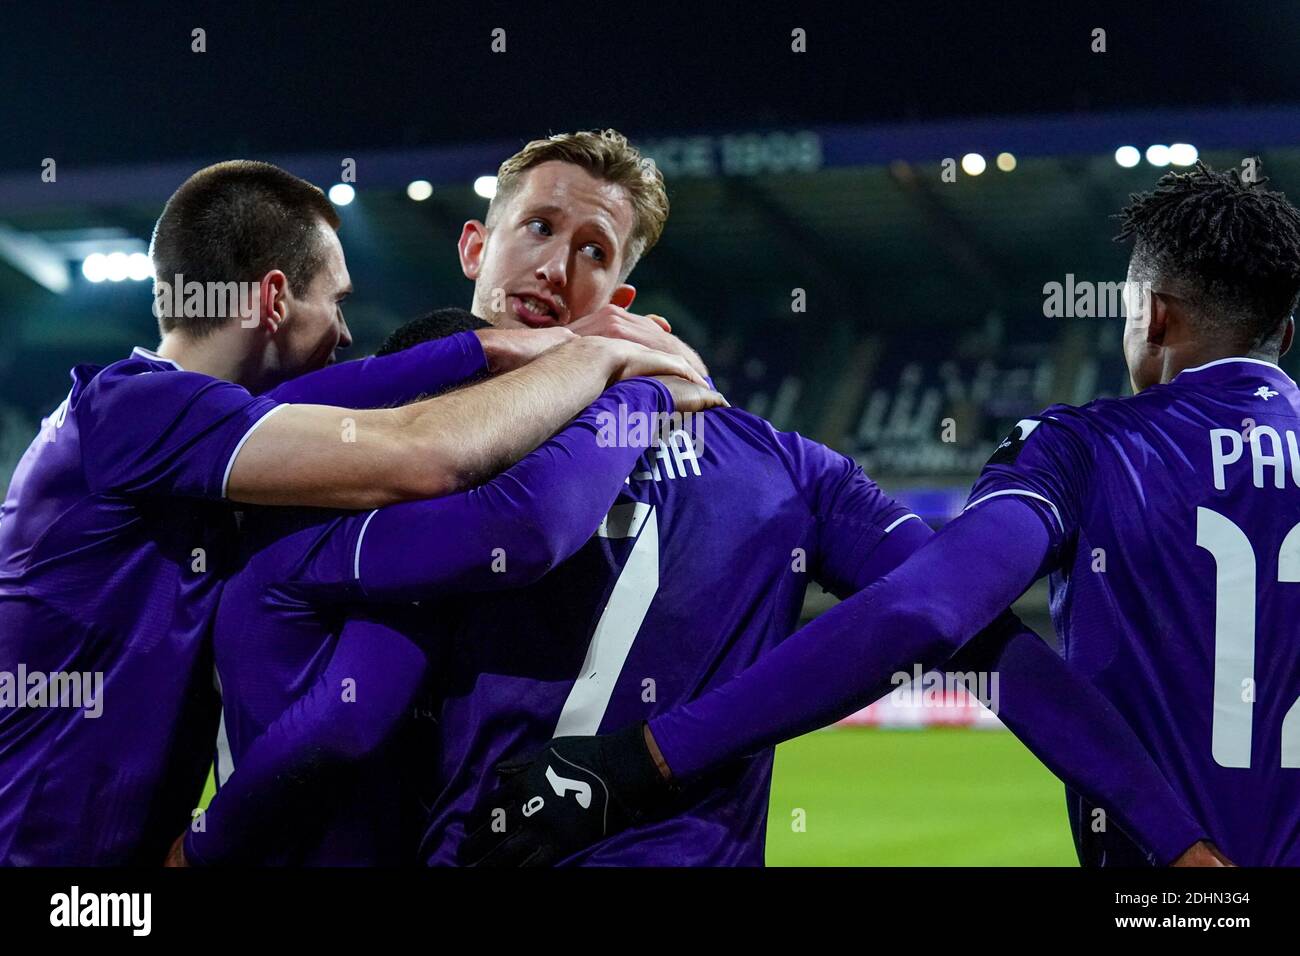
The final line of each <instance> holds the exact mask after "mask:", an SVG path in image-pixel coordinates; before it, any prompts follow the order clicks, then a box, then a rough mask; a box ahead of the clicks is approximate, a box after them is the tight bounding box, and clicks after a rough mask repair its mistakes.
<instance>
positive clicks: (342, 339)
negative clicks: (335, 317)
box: [336, 319, 352, 349]
mask: <svg viewBox="0 0 1300 956" xmlns="http://www.w3.org/2000/svg"><path fill="white" fill-rule="evenodd" d="M351 345H352V332H351V330H350V329H349V328H348V323H347V320H345V319H339V344H338V345H337V346H336V347H337V348H341V349H345V348H348V347H349V346H351Z"/></svg>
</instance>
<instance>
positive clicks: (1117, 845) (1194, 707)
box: [968, 358, 1300, 866]
mask: <svg viewBox="0 0 1300 956" xmlns="http://www.w3.org/2000/svg"><path fill="white" fill-rule="evenodd" d="M1002 495H1017V496H1021V497H1022V498H1024V500H1026V501H1029V502H1031V503H1032V504H1033V506H1034V507H1035V508H1036V509H1037V510H1038V511H1039V514H1040V517H1041V518H1042V520H1043V522H1044V524H1045V525H1046V527H1047V529H1048V532H1049V534H1050V535H1051V539H1052V555H1051V559H1050V560H1051V569H1052V571H1053V575H1052V616H1053V619H1054V621H1055V623H1056V628H1057V631H1058V633H1059V635H1060V638H1061V642H1062V647H1063V650H1064V653H1065V654H1066V656H1067V658H1068V660H1069V661H1070V663H1071V665H1072V666H1073V667H1074V668H1075V669H1076V670H1078V671H1080V672H1081V673H1083V674H1085V675H1087V676H1088V677H1089V678H1090V679H1091V680H1092V682H1093V683H1094V685H1095V686H1096V687H1097V688H1098V689H1099V690H1100V691H1101V692H1102V693H1103V694H1104V695H1105V696H1106V697H1108V698H1109V699H1110V701H1111V702H1112V703H1113V704H1114V705H1115V707H1116V709H1117V710H1119V711H1120V713H1121V714H1122V715H1123V716H1124V718H1125V719H1126V720H1127V721H1128V723H1129V724H1131V725H1132V727H1133V728H1134V730H1135V731H1136V732H1137V734H1138V736H1139V737H1140V738H1141V739H1142V741H1143V742H1144V744H1145V745H1146V747H1147V749H1148V750H1149V752H1150V753H1151V755H1152V757H1153V758H1154V759H1155V761H1156V763H1157V765H1158V766H1159V767H1160V769H1161V771H1162V772H1163V773H1164V775H1165V776H1166V778H1167V779H1168V780H1169V781H1170V783H1171V784H1172V785H1173V788H1174V790H1175V791H1176V792H1177V793H1178V794H1179V796H1181V797H1182V799H1183V800H1184V802H1185V803H1186V805H1187V808H1188V809H1189V810H1190V811H1191V813H1192V815H1193V816H1194V817H1196V818H1197V819H1198V820H1199V821H1200V822H1201V823H1202V824H1204V825H1205V827H1206V828H1207V829H1208V831H1209V833H1210V835H1211V837H1212V839H1213V840H1214V842H1215V843H1216V844H1217V845H1218V846H1219V847H1220V848H1221V849H1223V851H1224V852H1225V853H1226V854H1227V855H1228V856H1229V857H1230V858H1231V859H1232V860H1233V861H1234V862H1236V863H1238V864H1242V865H1291V866H1294V865H1297V864H1300V700H1298V698H1300V640H1297V621H1298V620H1300V393H1297V389H1296V385H1295V383H1294V382H1293V381H1292V380H1291V379H1290V378H1288V377H1287V375H1286V374H1285V373H1284V372H1282V370H1281V369H1279V368H1278V367H1277V366H1276V365H1272V364H1270V363H1266V362H1261V361H1256V360H1252V359H1245V358H1236V359H1224V360H1221V361H1217V362H1211V363H1209V364H1207V365H1202V366H1199V367H1197V368H1193V369H1187V370H1185V371H1183V372H1181V373H1179V374H1178V375H1177V376H1175V378H1174V379H1173V380H1172V381H1171V382H1169V383H1168V384H1165V385H1157V386H1154V387H1152V388H1149V389H1146V390H1145V391H1143V392H1141V393H1140V394H1138V395H1135V396H1133V397H1131V398H1124V399H1105V400H1101V401H1097V402H1093V403H1092V404H1089V405H1085V406H1083V407H1081V408H1074V407H1070V406H1054V407H1052V408H1049V409H1047V410H1046V411H1044V412H1043V413H1042V415H1040V416H1036V417H1034V418H1030V419H1025V420H1024V421H1022V422H1020V423H1019V425H1018V426H1017V428H1016V430H1015V432H1014V433H1013V434H1012V435H1011V436H1010V437H1009V438H1008V439H1007V441H1005V442H1003V445H1002V446H1001V447H1000V448H999V450H998V451H997V452H996V453H995V455H994V457H993V459H992V460H991V461H990V463H989V465H988V466H987V468H986V469H985V471H984V473H983V474H982V475H981V477H980V479H979V481H978V482H977V483H976V485H975V487H974V489H973V491H972V493H971V498H970V502H971V504H970V505H968V507H978V506H979V504H980V503H981V502H983V501H987V500H989V499H990V498H992V497H995V496H1002ZM1070 811H1071V819H1072V823H1073V824H1074V829H1075V838H1076V843H1077V845H1078V849H1079V855H1080V858H1081V860H1082V861H1083V862H1084V863H1091V864H1108V863H1109V864H1130V863H1140V862H1142V855H1141V854H1140V853H1139V852H1138V851H1137V850H1136V848H1135V847H1133V845H1132V844H1131V843H1130V842H1129V841H1128V840H1127V839H1126V838H1125V837H1124V836H1123V835H1122V834H1121V833H1120V832H1118V831H1117V830H1116V829H1115V828H1114V827H1105V826H1099V825H1098V824H1099V822H1100V818H1099V816H1098V815H1097V814H1096V813H1095V812H1094V808H1093V807H1091V806H1090V805H1088V804H1087V803H1086V802H1084V801H1083V800H1082V799H1081V798H1079V797H1078V796H1077V795H1074V794H1071V795H1070Z"/></svg>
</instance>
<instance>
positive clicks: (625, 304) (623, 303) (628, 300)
mask: <svg viewBox="0 0 1300 956" xmlns="http://www.w3.org/2000/svg"><path fill="white" fill-rule="evenodd" d="M635 298H636V286H634V285H628V284H627V283H626V282H624V283H621V284H620V285H619V286H618V287H617V288H615V289H614V294H613V295H611V296H610V297H609V301H610V303H611V304H612V305H616V306H618V307H619V308H620V309H630V308H631V307H632V300H633V299H635Z"/></svg>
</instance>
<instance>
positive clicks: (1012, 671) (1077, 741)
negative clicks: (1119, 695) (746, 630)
mask: <svg viewBox="0 0 1300 956" xmlns="http://www.w3.org/2000/svg"><path fill="white" fill-rule="evenodd" d="M857 537H858V535H857V522H855V521H854V520H853V515H852V514H851V513H848V514H846V513H844V512H840V513H837V514H832V515H831V516H829V517H828V519H827V522H826V525H825V528H824V530H823V533H822V535H821V552H822V553H821V555H820V556H821V558H822V562H823V566H824V567H826V568H827V569H828V570H829V571H830V572H831V574H832V576H833V580H832V581H831V582H829V583H830V584H832V585H834V587H835V589H836V590H838V591H840V592H841V593H852V592H856V591H859V590H862V589H864V588H866V587H868V586H870V585H871V584H872V583H873V582H874V581H875V580H876V579H877V578H879V577H883V576H884V575H886V574H888V573H889V572H890V571H892V570H893V569H894V568H895V567H897V566H898V565H899V564H901V563H902V562H903V561H905V560H906V559H907V558H908V557H909V556H910V555H912V554H913V553H915V552H916V551H918V550H919V549H920V548H921V547H923V546H924V545H925V544H927V543H928V542H929V541H930V540H931V539H933V538H934V532H933V531H932V530H931V529H930V527H929V526H928V525H926V524H925V523H924V522H922V521H920V520H917V519H915V518H912V519H905V520H902V521H901V522H900V523H898V524H897V525H895V526H894V528H893V530H892V531H890V532H889V533H888V534H887V535H885V536H884V538H883V539H882V540H881V541H880V543H879V544H878V545H876V547H874V548H873V549H871V550H870V551H869V552H867V553H866V554H865V555H862V553H861V549H858V548H855V547H854V543H855V541H856V539H857ZM921 599H922V600H925V599H926V598H921ZM942 669H943V670H944V671H947V672H948V673H963V674H969V673H973V672H983V673H985V674H990V675H996V677H997V680H998V695H997V706H996V712H997V714H998V717H999V718H1000V719H1001V720H1002V722H1003V723H1004V724H1005V725H1006V726H1007V728H1008V729H1010V730H1011V732H1012V733H1014V734H1015V735H1016V736H1017V737H1018V738H1020V740H1021V741H1022V742H1023V743H1024V744H1025V746H1027V747H1028V748H1029V749H1030V750H1031V751H1032V752H1033V753H1034V755H1035V756H1037V757H1038V759H1040V760H1041V761H1042V762H1043V763H1044V764H1045V765H1046V766H1047V768H1048V769H1049V770H1051V771H1052V773H1054V774H1055V775H1056V776H1057V777H1059V778H1060V779H1061V780H1062V781H1063V782H1064V783H1065V784H1066V785H1067V786H1069V787H1070V788H1072V789H1074V790H1076V791H1078V792H1079V793H1082V794H1084V795H1085V796H1086V797H1088V799H1089V800H1091V801H1092V802H1093V803H1094V804H1096V805H1098V806H1102V807H1105V808H1106V809H1107V811H1108V812H1109V813H1110V814H1111V816H1112V817H1113V819H1114V820H1115V821H1116V822H1117V823H1118V824H1119V826H1120V828H1121V829H1123V830H1124V831H1125V832H1126V833H1128V834H1130V835H1131V836H1132V837H1133V838H1134V839H1135V840H1136V841H1137V842H1138V843H1139V844H1140V845H1141V846H1143V847H1145V848H1146V849H1147V851H1148V852H1149V853H1150V854H1151V856H1152V861H1153V862H1154V863H1156V864H1157V865H1161V866H1163V865H1167V864H1169V863H1170V862H1172V861H1173V860H1175V859H1177V858H1178V856H1179V855H1180V854H1181V853H1182V852H1183V851H1184V850H1186V849H1187V848H1188V847H1189V846H1191V845H1192V844H1193V843H1195V842H1196V841H1197V840H1202V839H1207V838H1208V837H1207V834H1206V832H1205V830H1204V828H1203V827H1202V826H1200V825H1199V824H1198V823H1196V821H1195V820H1194V819H1193V817H1192V815H1191V814H1190V812H1189V811H1188V810H1187V809H1186V808H1185V807H1184V805H1183V801H1182V800H1181V799H1180V798H1179V797H1178V796H1177V794H1175V793H1174V790H1173V787H1171V786H1170V785H1169V782H1168V781H1167V780H1166V779H1165V777H1164V775H1163V774H1162V773H1161V772H1160V770H1159V769H1158V768H1157V767H1156V765H1155V762H1154V761H1153V760H1152V759H1151V755H1150V754H1149V753H1147V750H1146V748H1145V747H1144V746H1143V745H1142V742H1141V741H1140V740H1139V739H1138V736H1137V734H1136V733H1134V731H1133V728H1132V727H1130V726H1129V725H1128V722H1127V721H1125V720H1124V718H1123V717H1122V716H1121V715H1120V714H1119V712H1118V711H1117V710H1115V708H1114V706H1112V705H1111V703H1110V701H1108V700H1107V699H1106V698H1105V696H1104V695H1103V694H1102V693H1101V692H1100V691H1098V690H1097V689H1096V688H1095V687H1093V686H1092V684H1091V683H1089V682H1088V681H1087V680H1086V679H1085V678H1084V677H1083V676H1082V675H1080V674H1078V673H1077V672H1076V671H1074V669H1073V668H1071V667H1070V666H1069V665H1068V664H1067V663H1066V662H1065V661H1064V660H1063V659H1062V658H1061V656H1060V655H1059V654H1057V653H1056V652H1055V651H1054V650H1053V649H1052V648H1050V647H1049V646H1048V645H1047V644H1046V643H1045V642H1044V641H1043V639H1042V638H1041V637H1039V636H1038V635H1037V634H1035V633H1034V631H1033V630H1032V629H1030V628H1029V627H1026V626H1025V625H1024V624H1023V623H1022V622H1021V621H1020V619H1019V618H1018V617H1016V615H1015V614H1013V613H1011V612H1010V611H1006V612H1004V613H1003V614H1002V615H1001V616H1000V617H999V618H998V619H997V620H996V621H995V622H994V623H993V624H992V625H990V626H989V627H988V628H986V629H985V630H984V631H981V632H980V633H979V635H978V636H976V637H975V638H974V639H973V640H971V642H970V643H969V644H967V645H966V646H965V647H963V648H962V649H961V650H960V651H958V652H957V654H956V655H954V656H953V657H952V658H950V659H949V660H948V661H947V662H946V663H945V664H944V665H943V667H942ZM986 703H987V702H986Z"/></svg>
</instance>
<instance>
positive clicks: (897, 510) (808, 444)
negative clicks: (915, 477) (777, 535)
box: [775, 432, 919, 597]
mask: <svg viewBox="0 0 1300 956" xmlns="http://www.w3.org/2000/svg"><path fill="white" fill-rule="evenodd" d="M775 438H776V447H777V449H778V450H779V452H780V454H781V457H782V459H783V461H784V462H785V466H786V468H787V469H788V470H789V472H790V477H791V478H792V479H793V480H794V483H795V486H796V487H797V488H798V489H799V491H800V493H801V494H802V495H803V496H804V499H805V501H806V502H807V503H808V510H809V511H810V512H811V513H812V515H813V519H814V521H815V529H816V530H815V538H814V544H813V548H812V549H811V553H810V555H809V559H810V566H809V569H808V570H809V572H810V573H811V575H812V578H813V579H814V580H815V581H817V582H818V583H820V584H821V585H822V587H824V588H826V590H828V591H830V592H831V593H833V594H835V595H836V596H837V597H847V596H848V595H849V594H852V593H853V592H855V591H858V590H861V589H862V588H863V587H865V586H866V585H865V584H863V583H861V582H863V581H866V582H870V581H874V580H875V579H876V578H877V577H881V576H883V575H884V574H885V572H886V571H888V570H889V569H891V568H893V567H894V565H896V564H897V563H898V560H901V558H898V559H895V558H894V557H892V556H891V555H892V554H893V553H894V549H892V548H887V549H886V553H885V554H884V555H882V554H880V553H878V549H879V547H880V546H881V545H882V543H883V542H884V541H885V540H886V538H887V536H888V535H889V533H890V532H891V531H892V530H894V529H895V528H897V527H898V526H899V525H900V524H902V523H905V522H907V521H908V520H909V519H916V516H915V515H913V514H911V513H910V512H909V511H908V510H907V509H906V508H904V507H903V506H902V505H900V504H898V502H896V501H894V500H893V499H892V498H890V497H889V496H888V495H886V494H885V493H884V492H883V491H881V490H880V487H879V486H878V485H877V484H876V483H875V482H874V481H872V480H871V479H870V478H868V477H867V476H866V475H865V474H864V473H863V471H862V469H861V468H860V467H858V465H857V463H856V462H854V461H853V460H852V459H850V458H846V457H845V456H844V455H841V454H839V453H838V452H835V451H832V450H831V449H829V448H827V447H826V446H825V445H822V444H819V443H817V442H814V441H810V440H808V439H807V438H804V437H803V436H802V435H799V434H797V433H795V432H776V433H775ZM916 520H919V519H916ZM882 557H883V558H884V559H885V560H884V562H883V564H882V562H881V558H882Z"/></svg>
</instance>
